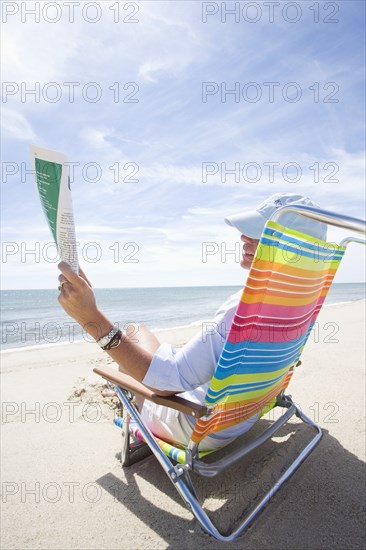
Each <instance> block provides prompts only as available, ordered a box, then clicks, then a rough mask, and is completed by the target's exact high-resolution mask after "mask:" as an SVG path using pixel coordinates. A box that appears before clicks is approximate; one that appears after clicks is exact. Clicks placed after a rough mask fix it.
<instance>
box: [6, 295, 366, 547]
mask: <svg viewBox="0 0 366 550" xmlns="http://www.w3.org/2000/svg"><path fill="white" fill-rule="evenodd" d="M364 328H365V301H355V302H348V303H346V304H333V305H330V306H328V307H325V308H323V309H322V311H321V313H320V315H319V317H318V320H317V330H315V331H313V334H312V335H311V337H309V341H308V344H307V346H306V348H305V350H304V353H303V355H302V362H303V365H302V366H301V367H300V368H298V369H296V372H295V375H294V377H293V380H292V382H291V385H290V387H289V393H290V394H292V396H293V398H294V400H295V402H296V403H297V404H299V405H300V406H301V408H302V410H303V411H304V412H305V414H307V415H308V416H310V418H312V419H314V420H315V421H317V422H318V423H319V424H320V426H321V427H322V429H323V430H324V437H323V440H322V441H321V442H320V444H319V446H318V447H317V448H316V450H315V451H314V452H313V453H312V454H311V456H310V458H309V459H308V460H307V461H306V462H305V464H304V465H303V466H302V467H301V468H300V470H299V471H298V473H296V474H295V475H294V476H293V478H292V479H291V481H290V482H289V486H288V488H287V489H285V490H281V491H280V492H279V493H278V495H277V496H276V497H275V498H274V501H273V503H271V504H270V505H269V506H268V507H267V509H266V510H265V512H264V513H263V514H262V515H261V517H260V518H259V519H258V520H257V521H256V523H255V524H254V526H253V528H251V529H250V530H249V531H248V533H247V534H246V535H244V536H242V537H239V539H238V541H237V542H236V543H233V544H231V546H232V547H233V548H242V547H243V544H244V543H245V544H246V545H247V546H248V547H250V548H258V549H259V548H269V547H271V548H278V549H280V548H281V549H282V548H288V549H290V548H291V549H292V548H309V549H310V548H316V547H322V548H329V549H330V548H342V549H343V548H351V547H352V548H361V547H362V546H363V544H364V542H365V541H364V538H363V537H364V530H363V511H362V502H363V499H364V494H363V484H362V483H361V482H360V481H361V479H364V461H365V405H364V404H365V368H364V361H365V357H364V350H365V341H364V338H365V336H364V332H365V331H364ZM198 330H199V327H198ZM196 333H197V326H191V327H186V328H184V329H177V328H175V329H170V330H162V331H159V332H158V333H157V335H158V338H159V340H160V341H162V342H163V341H164V342H169V343H171V344H172V345H174V346H176V347H180V346H181V345H183V344H184V343H185V342H187V341H188V340H189V339H190V338H191V337H192V336H194V335H195V334H196ZM110 362H111V360H110V359H109V357H108V356H107V355H106V354H105V353H104V352H103V351H102V350H101V349H100V348H98V346H97V345H96V344H95V343H91V342H81V343H71V344H69V345H59V346H53V347H44V346H41V347H38V348H33V347H32V348H29V349H27V350H24V349H22V348H19V349H18V350H14V351H11V352H10V351H8V352H6V353H4V354H3V355H2V366H1V380H2V384H1V393H2V412H3V414H2V466H1V469H2V480H3V484H2V498H3V505H2V544H1V546H2V548H6V549H13V548H14V549H15V548H26V549H28V548H29V549H31V548H32V549H33V548H37V549H38V548H42V549H43V548H44V549H46V548H47V549H55V550H56V549H60V548H63V549H74V548H88V549H89V548H90V549H99V548H106V549H107V548H108V549H113V550H114V549H117V548H121V547H122V548H141V547H144V548H149V549H150V548H151V549H155V548H169V547H171V546H172V545H174V546H175V547H176V548H182V549H183V548H184V549H185V548H192V549H193V548H197V547H198V546H199V547H202V548H210V549H211V548H213V549H214V550H216V549H217V550H219V549H220V550H221V548H222V544H219V543H216V541H213V540H212V539H209V538H208V537H207V536H206V535H205V534H204V533H203V532H202V531H201V529H200V528H199V526H198V525H197V523H196V522H195V521H194V520H192V516H191V514H190V512H189V511H188V510H187V509H186V508H185V507H184V506H183V504H182V503H181V502H180V500H179V497H178V495H176V494H175V491H174V487H172V486H171V483H170V482H169V480H168V479H167V478H166V477H164V474H163V472H162V470H161V468H160V466H159V464H158V463H157V461H156V460H155V459H154V458H153V457H150V458H148V459H146V460H145V461H144V462H142V463H140V464H138V465H136V466H134V467H132V468H130V469H128V470H124V469H121V467H120V462H119V450H120V434H119V433H118V429H117V428H116V427H115V426H114V424H113V422H112V420H113V418H114V416H115V415H116V414H118V405H117V403H116V402H114V401H113V400H111V399H109V400H106V399H104V398H103V397H102V396H101V389H102V388H103V387H104V381H103V380H102V379H101V378H100V377H98V376H96V375H95V374H94V373H93V368H94V367H95V366H100V365H102V364H107V363H110ZM293 433H295V430H294V429H293V428H291V430H290V431H287V432H286V431H285V433H284V434H283V435H282V436H281V438H276V441H274V443H273V445H272V447H271V454H270V455H268V454H267V451H266V453H265V455H264V457H261V455H260V454H259V455H255V457H254V460H252V461H251V462H244V464H243V465H241V464H239V465H237V466H236V467H235V470H234V471H235V479H234V478H233V470H228V472H227V473H226V474H224V475H222V476H220V479H218V481H217V483H216V482H215V483H214V484H212V483H211V484H210V483H209V490H208V492H207V489H203V487H204V483H203V482H202V483H201V482H200V483H199V485H198V486H199V493H200V496H201V497H202V499H203V500H204V502H205V506H206V508H207V509H208V510H209V511H211V512H212V514H213V515H214V517H216V520H217V521H218V522H219V524H220V525H222V526H224V525H227V526H233V525H234V524H235V522H236V519H238V517H239V516H240V515H241V514H242V513H243V510H245V508H246V504H245V498H246V496H245V494H246V493H245V491H244V490H242V488H243V487H244V486H245V487H246V485H244V483H245V482H244V480H245V476H247V475H248V473H249V476H250V480H251V481H252V482H253V480H259V479H261V475H262V467H263V464H262V463H263V462H264V464H267V465H268V464H269V465H270V469H269V473H268V475H269V477H271V476H273V475H274V472H275V471H276V468H279V471H280V468H281V464H282V461H283V460H284V459H285V458H286V457H287V456H291V454H292V453H293V452H295V450H297V447H298V444H299V445H301V444H303V442H304V440H303V437H302V436H301V433H302V432H300V436H296V438H295V437H294V438H293V437H292V434H293ZM290 436H291V437H290ZM298 438H299V443H296V441H298ZM280 439H281V440H283V441H285V442H286V441H287V440H289V445H290V447H289V451H286V452H285V454H284V451H283V450H281V448H280V445H279V440H280ZM293 439H294V441H295V443H292V440H293ZM269 457H270V458H269ZM262 458H263V460H262ZM277 463H278V465H277ZM241 479H243V482H241V481H239V480H241ZM206 481H207V480H206ZM258 483H261V484H262V482H259V481H258ZM263 483H264V482H263ZM261 486H262V485H260V487H261ZM258 487H259V485H258ZM205 491H206V492H205ZM257 492H258V491H257ZM224 503H225V506H227V507H228V510H227V511H226V510H225V509H223V510H221V506H222V505H223V504H224ZM279 518H280V520H279ZM310 523H311V529H309V524H310Z"/></svg>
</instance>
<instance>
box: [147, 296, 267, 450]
mask: <svg viewBox="0 0 366 550" xmlns="http://www.w3.org/2000/svg"><path fill="white" fill-rule="evenodd" d="M241 293H242V291H241V290H240V291H239V292H236V293H235V294H233V295H232V296H230V298H229V299H228V300H227V301H226V302H225V303H224V304H223V305H222V306H221V307H220V308H219V309H218V311H217V312H216V314H215V317H214V319H213V321H212V322H207V323H203V324H202V329H201V331H200V333H199V334H197V336H195V337H194V338H192V339H191V340H190V341H189V342H188V343H187V344H185V345H184V346H183V347H182V348H181V349H179V350H176V349H175V348H173V347H172V346H171V345H170V344H167V343H164V344H161V345H160V347H159V348H158V350H157V351H156V353H155V355H154V357H153V359H152V361H151V364H150V367H149V369H148V371H147V373H146V375H145V377H144V379H143V384H145V385H146V386H149V387H151V388H156V389H157V390H162V391H172V392H183V393H180V394H179V395H180V397H183V398H185V399H189V400H191V401H194V402H195V403H204V399H205V396H206V392H207V389H208V386H209V383H210V381H211V379H212V376H213V374H214V371H215V368H216V364H217V362H218V360H219V357H220V354H221V351H222V348H223V345H224V343H225V340H226V336H227V334H228V332H229V330H230V327H231V323H232V320H233V317H234V314H235V311H236V308H237V306H238V303H239V300H240V297H241ZM141 414H142V416H143V418H144V420H145V421H146V422H147V424H148V426H149V428H150V429H151V430H152V432H153V433H155V435H157V436H158V437H161V438H162V439H166V440H168V441H176V442H178V443H183V444H184V445H187V444H188V442H189V438H190V434H191V433H192V428H193V426H194V423H195V420H194V418H193V417H190V416H188V415H184V414H183V413H179V412H178V411H174V410H173V409H168V408H167V407H162V406H160V405H155V404H154V403H151V402H150V401H147V400H145V402H144V406H143V408H142V411H141ZM257 417H258V415H255V418H254V417H252V418H250V419H249V420H247V421H245V422H242V423H241V424H239V425H237V426H233V427H231V428H228V429H226V430H223V431H221V432H219V433H216V434H211V435H209V436H208V437H206V438H205V439H204V440H203V441H202V442H201V443H200V450H207V449H215V448H220V447H223V446H225V445H227V444H228V443H229V442H230V441H232V440H233V439H235V438H236V437H238V435H241V434H243V433H244V432H246V431H247V430H248V429H249V428H250V427H251V426H252V425H253V423H254V421H255V420H256V418H257Z"/></svg>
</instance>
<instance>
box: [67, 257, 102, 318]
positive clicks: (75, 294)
mask: <svg viewBox="0 0 366 550" xmlns="http://www.w3.org/2000/svg"><path fill="white" fill-rule="evenodd" d="M58 268H59V270H60V271H61V275H60V276H59V278H58V280H59V281H60V286H61V290H60V295H59V297H58V301H59V303H60V304H61V306H62V307H63V308H64V310H65V311H66V313H67V314H68V315H70V317H72V318H73V319H75V321H77V322H78V323H79V324H80V325H82V326H84V325H86V324H88V323H93V322H95V321H96V319H97V317H98V314H99V311H98V308H97V304H96V301H95V296H94V292H93V290H92V287H91V284H90V282H89V280H88V278H87V277H86V275H85V273H84V272H83V271H82V270H81V269H80V270H79V273H80V275H77V274H76V273H75V272H74V271H72V269H71V267H70V266H69V265H68V264H67V263H65V262H61V263H60V264H59V265H58Z"/></svg>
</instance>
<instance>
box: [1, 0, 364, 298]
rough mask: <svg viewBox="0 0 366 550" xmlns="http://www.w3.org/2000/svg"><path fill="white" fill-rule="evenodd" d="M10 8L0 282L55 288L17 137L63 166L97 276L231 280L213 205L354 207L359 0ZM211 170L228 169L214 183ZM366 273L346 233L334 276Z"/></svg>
mask: <svg viewBox="0 0 366 550" xmlns="http://www.w3.org/2000/svg"><path fill="white" fill-rule="evenodd" d="M4 4H10V3H7V2H3V6H4ZM18 4H19V11H18V12H17V13H14V14H11V13H8V14H7V15H6V16H5V15H4V12H3V25H2V29H3V33H2V34H3V39H2V40H3V47H2V66H3V71H2V78H3V81H4V82H5V83H7V84H6V86H7V87H6V88H4V87H3V98H2V110H3V116H2V159H3V181H2V240H3V257H2V271H3V275H2V287H3V288H53V287H55V286H57V269H56V265H57V264H56V263H55V262H52V261H51V260H52V256H51V249H50V247H49V246H48V243H49V242H50V241H51V236H50V232H49V230H48V228H47V226H46V223H45V219H44V217H43V213H42V211H41V208H40V204H39V200H38V197H37V194H36V191H35V186H34V180H33V177H32V175H31V174H26V173H25V169H28V170H30V159H29V152H28V146H29V143H35V144H37V145H39V146H42V147H46V148H49V149H54V150H58V151H62V152H63V153H65V154H66V155H67V156H68V158H69V161H70V162H74V163H77V164H76V165H75V172H74V178H73V182H72V192H73V201H74V210H75V220H76V231H77V238H78V242H80V247H79V255H80V263H81V264H82V265H83V267H84V269H85V271H86V272H87V273H88V274H89V277H90V278H91V279H92V281H93V283H94V285H95V286H97V287H134V286H142V287H144V286H180V285H183V286H184V285H187V286H189V285H206V284H210V285H215V284H219V285H225V284H227V285H230V284H241V282H242V281H243V272H242V271H241V269H240V267H239V264H238V259H239V257H238V254H239V241H238V234H237V233H236V232H235V231H234V230H233V229H231V228H229V227H228V226H226V225H225V224H224V222H223V217H224V216H225V215H227V214H231V213H233V212H238V211H240V210H246V209H248V208H251V207H254V206H256V205H257V204H258V203H259V202H261V201H262V200H263V199H264V198H265V197H266V196H268V195H271V194H272V193H275V192H278V191H284V192H296V193H302V194H305V195H307V196H310V197H311V198H312V199H313V200H314V201H315V202H317V203H318V204H320V205H321V206H322V207H323V208H326V209H329V210H334V211H337V212H343V213H344V214H347V215H350V216H355V217H361V218H364V217H365V211H364V201H365V182H364V116H365V112H364V105H365V97H364V15H365V14H364V10H365V4H364V2H359V1H347V2H345V1H340V2H315V3H314V2H307V1H301V2H297V3H295V4H296V5H295V7H291V6H290V5H289V4H291V3H289V2H280V6H276V9H275V11H274V16H273V19H274V20H273V22H272V23H271V22H269V12H268V7H266V6H265V3H263V2H254V5H253V6H252V8H250V7H249V8H248V2H240V3H237V4H238V5H239V8H240V12H239V14H238V15H237V19H238V21H235V16H233V15H231V16H230V15H227V16H226V22H225V20H224V22H223V21H222V19H224V12H223V11H221V5H223V6H225V5H226V7H227V8H228V9H230V8H233V6H235V2H226V3H223V4H222V3H221V2H210V3H204V2H203V3H202V2H189V1H172V2H170V1H164V2H155V1H145V2H129V3H127V2H120V3H119V5H120V13H119V21H118V22H116V23H115V22H114V21H113V18H114V16H116V13H115V12H113V11H112V9H111V7H112V6H115V5H116V2H108V1H105V2H99V3H94V4H97V6H99V8H98V11H96V8H88V9H87V11H84V13H83V12H82V8H85V6H86V4H88V2H80V6H79V7H78V8H75V13H74V22H72V23H71V22H70V21H69V19H70V13H69V12H68V8H67V7H66V6H65V4H64V2H57V4H58V8H59V9H58V11H57V12H56V10H55V8H53V11H52V9H51V8H49V11H47V12H45V13H42V12H40V20H39V22H35V21H34V16H32V15H30V14H28V13H26V12H23V13H22V11H21V9H20V7H21V5H23V4H24V5H25V4H26V5H27V6H28V8H30V7H32V6H33V5H34V4H35V3H34V2H27V3H25V2H21V3H18ZM40 4H41V6H44V5H45V4H46V3H44V2H41V3H40ZM52 4H56V2H53V3H52ZM89 4H90V3H89ZM252 4H253V3H252ZM292 4H293V3H292ZM311 6H313V8H311ZM314 6H315V7H314ZM23 8H24V6H23ZM316 8H318V9H319V13H318V15H319V22H316V21H315V19H316V16H317V14H316V13H315V11H314V10H315V9H316ZM3 9H4V7H3ZM93 9H94V11H93ZM114 9H115V8H114ZM9 10H10V8H9ZM216 10H217V13H214V14H213V15H207V17H206V19H207V21H206V22H205V23H204V22H203V14H204V13H205V12H207V11H216ZM254 10H256V12H255V11H254ZM295 10H296V11H295ZM4 17H5V22H4ZM94 17H95V18H97V17H99V21H97V22H95V23H91V22H90V20H91V19H93V18H94ZM256 17H257V18H258V21H256V22H250V21H248V19H252V20H253V19H255V18H256ZM57 18H58V19H59V20H58V21H56V22H54V23H50V22H49V21H47V19H48V20H52V19H57ZM296 18H297V19H298V21H297V22H292V23H291V22H290V21H289V20H293V19H296ZM88 19H89V21H88ZM123 19H135V20H136V22H135V23H130V22H128V21H123ZM330 20H333V22H328V21H330ZM67 82H69V83H70V82H73V83H76V84H74V89H75V97H74V101H73V102H71V100H70V96H69V90H70V84H69V85H67V84H65V83H67ZM36 83H39V84H36ZM52 83H53V84H52ZM90 83H96V84H90ZM116 83H118V84H116ZM203 83H211V84H209V85H208V88H207V85H205V84H203ZM269 83H272V84H269ZM77 84H78V85H77ZM35 86H39V90H40V92H39V96H37V97H35V96H32V95H30V94H28V95H26V94H25V92H26V90H30V89H31V88H34V87H35ZM117 87H118V88H119V90H118V91H119V97H118V101H114V100H115V99H117V98H116V93H117ZM235 87H236V88H235ZM271 87H272V91H273V97H270V94H269V91H270V88H271ZM111 88H112V89H111ZM207 89H208V90H212V93H211V95H206V97H205V98H204V99H205V101H203V95H202V94H203V91H205V90H207ZM232 89H236V90H237V92H238V93H239V95H238V96H235V95H234V94H227V95H226V96H225V94H224V95H223V96H222V97H221V92H223V93H224V92H225V90H232ZM14 90H15V92H14ZM4 91H5V94H4ZM11 91H13V92H14V93H13V94H11V93H10V92H11ZM6 92H8V93H7V94H6ZM21 92H23V97H22V93H21ZM97 92H99V93H100V92H101V94H102V95H101V98H100V100H98V101H96V102H92V100H93V98H94V94H95V93H97ZM214 92H215V93H214ZM55 93H60V94H61V97H60V99H59V100H58V101H54V102H53V98H54V97H55ZM255 94H257V99H258V100H257V101H254V98H255ZM295 98H297V99H298V101H295ZM35 99H37V100H38V101H36V100H35ZM88 99H89V101H88ZM123 99H124V100H125V101H123ZM128 99H130V100H131V99H134V100H137V101H135V102H128ZM21 163H23V165H22V164H21ZM208 163H209V164H208ZM271 163H275V164H271ZM96 165H97V166H98V169H97V170H96V168H95V166H96ZM270 165H271V166H273V170H274V173H273V175H274V177H273V178H272V179H274V181H271V178H269V170H270V168H269V166H270ZM117 166H119V181H115V180H118V178H117V174H116V167H117ZM225 166H226V168H227V169H228V170H230V169H233V168H234V167H235V166H236V167H237V168H238V169H239V170H240V172H239V173H238V174H237V175H236V176H235V175H233V174H232V175H230V174H227V176H226V181H225V177H224V172H223V169H224V168H225ZM111 167H114V168H111ZM298 167H300V168H301V171H300V172H299V168H298ZM207 170H211V171H216V172H217V173H215V174H211V173H208V172H207ZM12 171H13V172H15V173H13V174H12V173H11V172H12ZM132 172H135V174H134V175H132ZM129 176H130V177H129ZM123 180H125V181H123ZM133 180H137V181H133ZM295 180H297V181H295ZM318 180H319V181H318ZM343 236H345V234H344V232H342V231H340V230H338V229H331V230H330V232H329V238H330V240H339V239H340V238H342V237H343ZM4 243H5V244H4ZM204 243H210V244H209V245H207V244H206V245H205V244H204ZM31 250H35V251H36V252H35V254H31V253H29V251H31ZM204 250H208V251H210V252H211V254H210V255H206V257H205V258H204V259H205V260H206V261H203V256H202V252H203V251H204ZM228 250H236V255H235V254H225V251H228ZM4 252H5V254H4ZM364 273H365V254H364V250H363V247H360V246H358V247H356V245H352V246H351V247H350V249H349V251H348V254H347V256H346V258H345V260H344V265H343V266H341V268H340V273H339V276H338V279H337V280H338V282H351V281H362V280H364Z"/></svg>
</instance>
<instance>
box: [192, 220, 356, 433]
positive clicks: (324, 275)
mask: <svg viewBox="0 0 366 550" xmlns="http://www.w3.org/2000/svg"><path fill="white" fill-rule="evenodd" d="M344 251H345V249H344V248H342V247H340V246H337V245H334V244H330V243H327V242H324V241H319V240H317V239H315V238H312V237H309V236H308V235H305V234H303V233H299V232H297V231H293V230H290V229H287V228H285V227H283V226H281V225H280V224H277V223H274V222H267V224H266V226H265V228H264V231H263V234H262V237H261V240H260V242H259V246H258V248H257V251H256V255H255V258H254V260H253V264H252V267H251V269H250V272H249V276H248V280H247V284H246V286H245V288H244V290H243V294H242V296H241V300H240V302H239V305H238V308H237V310H236V314H235V316H234V319H233V322H232V325H231V327H230V330H229V333H228V336H227V340H226V342H225V345H224V347H223V350H222V353H221V356H220V359H219V361H218V364H217V366H216V370H215V373H214V376H213V378H212V381H211V384H210V387H209V389H208V391H207V394H206V399H205V400H206V403H207V405H209V406H211V407H213V408H212V410H211V414H210V415H209V416H208V417H205V418H201V419H199V420H198V421H197V422H196V424H195V427H194V431H193V434H192V441H193V442H195V443H199V442H200V441H201V440H202V439H203V438H204V437H206V436H207V435H208V434H210V433H213V432H218V431H220V430H223V429H226V428H229V427H231V426H234V425H236V424H237V423H239V422H242V421H243V420H246V419H249V418H250V417H252V416H253V415H254V414H255V413H258V412H261V411H263V409H265V408H266V409H267V410H268V406H269V404H271V403H272V404H274V403H275V400H276V397H277V396H278V394H279V393H280V392H281V390H282V389H284V388H285V387H286V386H287V385H288V383H289V381H290V378H291V375H292V371H293V369H292V367H293V365H294V364H295V363H296V362H297V361H298V359H299V357H300V354H301V352H302V350H303V348H304V345H305V343H306V341H307V339H308V338H309V335H310V333H311V330H312V327H313V325H314V323H315V320H316V317H317V315H318V313H319V311H320V309H321V307H322V305H323V302H324V300H325V297H326V295H327V292H328V290H329V287H330V285H331V284H332V281H333V278H334V275H335V273H336V270H337V268H338V266H339V263H340V261H341V259H342V257H343V255H344Z"/></svg>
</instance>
